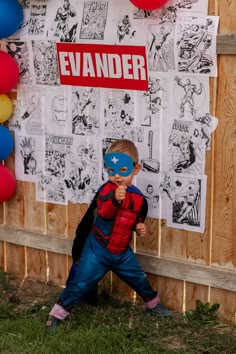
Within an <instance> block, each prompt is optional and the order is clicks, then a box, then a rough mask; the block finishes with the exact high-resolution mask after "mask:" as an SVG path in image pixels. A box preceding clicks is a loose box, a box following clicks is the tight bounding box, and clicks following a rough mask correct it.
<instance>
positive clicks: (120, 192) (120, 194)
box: [115, 186, 127, 202]
mask: <svg viewBox="0 0 236 354" xmlns="http://www.w3.org/2000/svg"><path fill="white" fill-rule="evenodd" d="M126 189H127V186H118V187H117V188H116V191H115V198H116V200H117V201H118V202H122V200H124V199H125V195H126Z"/></svg>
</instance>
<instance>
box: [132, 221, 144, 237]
mask: <svg viewBox="0 0 236 354" xmlns="http://www.w3.org/2000/svg"><path fill="white" fill-rule="evenodd" d="M135 230H136V232H137V234H139V236H141V237H144V236H145V235H146V231H147V227H146V225H145V224H144V223H142V222H139V223H138V224H137V225H136V228H135Z"/></svg>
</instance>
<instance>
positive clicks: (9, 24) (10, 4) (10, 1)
mask: <svg viewBox="0 0 236 354" xmlns="http://www.w3.org/2000/svg"><path fill="white" fill-rule="evenodd" d="M22 20H23V9H22V6H21V5H20V4H19V2H18V1H17V0H0V38H7V37H9V36H11V35H12V34H13V33H15V32H16V31H17V30H18V29H19V27H20V24H21V22H22Z"/></svg>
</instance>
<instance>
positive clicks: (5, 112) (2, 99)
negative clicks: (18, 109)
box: [0, 95, 13, 123]
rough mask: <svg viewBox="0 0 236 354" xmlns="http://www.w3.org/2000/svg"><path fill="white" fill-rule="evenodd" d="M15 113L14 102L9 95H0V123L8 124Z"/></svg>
mask: <svg viewBox="0 0 236 354" xmlns="http://www.w3.org/2000/svg"><path fill="white" fill-rule="evenodd" d="M12 112H13V105H12V101H11V100H10V98H9V97H8V96H7V95H0V123H4V122H6V121H7V120H8V119H9V118H10V116H11V115H12Z"/></svg>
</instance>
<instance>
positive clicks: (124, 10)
mask: <svg viewBox="0 0 236 354" xmlns="http://www.w3.org/2000/svg"><path fill="white" fill-rule="evenodd" d="M146 33H147V24H146V23H145V22H142V25H141V26H140V21H136V20H135V19H134V18H133V5H132V4H131V2H127V0H119V1H116V0H113V1H110V2H109V8H108V19H107V25H106V30H105V40H106V42H108V43H112V44H123V45H145V42H146Z"/></svg>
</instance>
